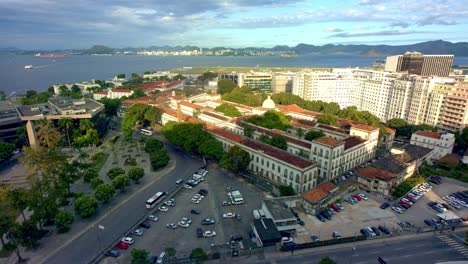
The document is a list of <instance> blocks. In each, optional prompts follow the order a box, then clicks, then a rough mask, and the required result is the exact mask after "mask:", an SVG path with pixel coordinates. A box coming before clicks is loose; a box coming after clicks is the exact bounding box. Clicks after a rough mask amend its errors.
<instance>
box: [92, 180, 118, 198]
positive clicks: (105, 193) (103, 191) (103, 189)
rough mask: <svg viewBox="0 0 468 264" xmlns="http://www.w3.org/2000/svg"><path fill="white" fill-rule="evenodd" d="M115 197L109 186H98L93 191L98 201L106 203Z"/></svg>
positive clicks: (113, 189)
mask: <svg viewBox="0 0 468 264" xmlns="http://www.w3.org/2000/svg"><path fill="white" fill-rule="evenodd" d="M114 195H115V188H114V186H113V185H111V184H106V183H103V184H100V185H98V186H97V187H96V189H94V196H95V197H96V199H98V200H99V201H102V202H104V203H107V202H108V201H109V200H110V199H112V197H114Z"/></svg>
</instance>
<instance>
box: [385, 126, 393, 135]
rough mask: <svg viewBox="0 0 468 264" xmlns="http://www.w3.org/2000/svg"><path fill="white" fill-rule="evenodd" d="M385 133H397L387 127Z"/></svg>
mask: <svg viewBox="0 0 468 264" xmlns="http://www.w3.org/2000/svg"><path fill="white" fill-rule="evenodd" d="M385 132H387V134H391V133H395V129H393V128H389V127H385Z"/></svg>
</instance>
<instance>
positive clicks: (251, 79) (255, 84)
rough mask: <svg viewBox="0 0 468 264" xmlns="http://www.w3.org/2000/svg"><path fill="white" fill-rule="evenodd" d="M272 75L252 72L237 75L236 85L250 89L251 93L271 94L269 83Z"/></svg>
mask: <svg viewBox="0 0 468 264" xmlns="http://www.w3.org/2000/svg"><path fill="white" fill-rule="evenodd" d="M272 79H273V74H272V73H271V72H254V71H250V72H248V73H239V80H238V83H237V85H239V87H242V86H244V85H246V86H248V87H250V89H252V90H253V91H260V92H266V93H271V91H272V89H271V82H272Z"/></svg>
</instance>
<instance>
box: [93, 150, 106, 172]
mask: <svg viewBox="0 0 468 264" xmlns="http://www.w3.org/2000/svg"><path fill="white" fill-rule="evenodd" d="M107 158H109V154H106V153H103V152H98V153H96V154H94V155H93V156H92V157H91V161H92V162H93V166H94V168H95V169H96V171H98V172H99V171H101V168H102V166H104V163H105V162H106V160H107Z"/></svg>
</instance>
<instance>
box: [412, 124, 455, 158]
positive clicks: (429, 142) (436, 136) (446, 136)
mask: <svg viewBox="0 0 468 264" xmlns="http://www.w3.org/2000/svg"><path fill="white" fill-rule="evenodd" d="M454 143H455V135H454V134H452V133H437V132H432V131H416V132H414V133H413V135H411V144H412V145H417V146H421V147H425V148H430V149H433V150H434V151H433V152H432V157H431V159H432V160H439V159H440V158H442V157H444V156H446V155H448V154H451V153H452V151H453V145H454Z"/></svg>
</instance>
